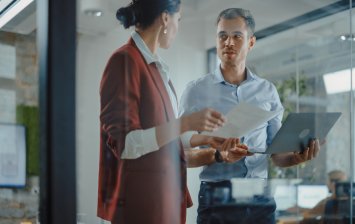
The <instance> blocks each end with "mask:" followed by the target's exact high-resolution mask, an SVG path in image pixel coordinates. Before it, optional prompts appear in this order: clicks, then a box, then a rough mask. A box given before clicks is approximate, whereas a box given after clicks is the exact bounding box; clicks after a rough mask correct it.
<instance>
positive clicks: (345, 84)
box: [323, 69, 355, 94]
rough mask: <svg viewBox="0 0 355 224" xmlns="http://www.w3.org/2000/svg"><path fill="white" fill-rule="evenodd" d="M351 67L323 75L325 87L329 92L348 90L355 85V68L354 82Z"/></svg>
mask: <svg viewBox="0 0 355 224" xmlns="http://www.w3.org/2000/svg"><path fill="white" fill-rule="evenodd" d="M350 77H351V76H350V69H345V70H341V71H337V72H333V73H328V74H324V75H323V81H324V84H325V89H326V91H327V93H328V94H335V93H342V92H348V91H350V90H351V89H352V88H354V87H355V69H353V71H352V84H351V81H350V80H351V79H350Z"/></svg>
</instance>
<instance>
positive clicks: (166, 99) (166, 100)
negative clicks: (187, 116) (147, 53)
mask: <svg viewBox="0 0 355 224" xmlns="http://www.w3.org/2000/svg"><path fill="white" fill-rule="evenodd" d="M148 68H149V70H150V72H151V75H152V78H153V80H154V83H155V85H156V87H157V88H158V90H159V93H160V96H161V98H162V100H163V104H164V107H165V113H166V116H167V119H168V121H169V120H171V119H174V118H175V115H174V111H173V107H172V105H171V101H170V98H169V95H168V92H167V90H166V88H165V85H164V82H163V80H162V78H161V76H160V73H159V70H158V68H157V66H156V65H155V63H152V64H150V65H148Z"/></svg>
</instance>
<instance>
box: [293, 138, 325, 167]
mask: <svg viewBox="0 0 355 224" xmlns="http://www.w3.org/2000/svg"><path fill="white" fill-rule="evenodd" d="M319 150H320V144H319V141H318V139H315V140H311V141H310V142H309V144H308V147H306V148H305V149H304V150H303V151H302V152H294V154H293V161H294V162H295V164H300V163H303V162H306V161H308V160H312V159H314V158H316V157H317V155H318V153H319Z"/></svg>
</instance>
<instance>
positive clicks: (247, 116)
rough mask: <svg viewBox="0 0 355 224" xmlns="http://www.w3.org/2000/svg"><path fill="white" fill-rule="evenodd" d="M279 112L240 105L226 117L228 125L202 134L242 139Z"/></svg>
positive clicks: (245, 104)
mask: <svg viewBox="0 0 355 224" xmlns="http://www.w3.org/2000/svg"><path fill="white" fill-rule="evenodd" d="M278 113H279V111H266V110H263V109H261V108H259V107H256V106H254V105H250V104H247V103H240V104H238V105H237V106H236V107H234V108H233V109H232V110H231V111H229V112H228V114H227V115H226V117H227V123H226V124H225V125H224V126H223V127H221V128H219V129H218V130H217V131H214V132H206V131H204V132H202V134H203V135H210V136H218V137H223V138H236V137H242V136H244V135H246V134H248V133H250V132H251V131H253V130H254V129H256V128H257V127H259V126H260V125H262V124H263V123H264V122H267V121H269V120H270V119H271V118H273V117H275V116H276V115H277V114H278Z"/></svg>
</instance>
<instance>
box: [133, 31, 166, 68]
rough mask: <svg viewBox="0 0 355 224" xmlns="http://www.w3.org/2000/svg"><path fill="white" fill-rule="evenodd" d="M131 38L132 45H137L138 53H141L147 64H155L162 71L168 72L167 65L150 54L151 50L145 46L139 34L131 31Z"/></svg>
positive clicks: (156, 56)
mask: <svg viewBox="0 0 355 224" xmlns="http://www.w3.org/2000/svg"><path fill="white" fill-rule="evenodd" d="M131 36H132V39H133V41H134V43H135V44H136V45H137V47H138V49H139V51H140V52H141V53H142V55H143V57H144V59H145V61H146V62H147V64H151V63H156V64H157V65H158V66H161V68H162V69H163V70H165V71H169V67H168V65H167V64H166V63H165V62H164V61H163V60H162V59H161V58H160V57H159V56H158V55H154V54H153V53H152V52H151V50H150V49H149V48H148V46H147V45H146V44H145V42H144V41H143V39H142V37H141V36H140V35H139V33H137V32H136V31H133V32H132V35H131Z"/></svg>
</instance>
